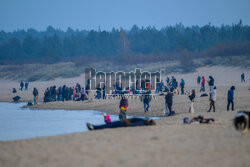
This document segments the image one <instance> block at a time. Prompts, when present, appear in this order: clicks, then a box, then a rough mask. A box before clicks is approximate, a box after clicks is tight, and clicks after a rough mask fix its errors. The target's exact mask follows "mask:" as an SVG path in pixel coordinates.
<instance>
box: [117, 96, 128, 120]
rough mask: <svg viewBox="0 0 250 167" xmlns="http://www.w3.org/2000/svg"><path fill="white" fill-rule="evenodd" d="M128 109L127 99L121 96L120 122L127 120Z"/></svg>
mask: <svg viewBox="0 0 250 167" xmlns="http://www.w3.org/2000/svg"><path fill="white" fill-rule="evenodd" d="M127 107H128V99H126V98H125V96H124V95H122V96H121V100H120V105H119V108H120V114H119V119H120V120H124V119H126V118H127V117H126V112H127Z"/></svg>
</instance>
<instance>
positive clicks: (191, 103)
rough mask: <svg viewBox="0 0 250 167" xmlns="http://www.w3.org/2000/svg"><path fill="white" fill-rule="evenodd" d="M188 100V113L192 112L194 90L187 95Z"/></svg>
mask: <svg viewBox="0 0 250 167" xmlns="http://www.w3.org/2000/svg"><path fill="white" fill-rule="evenodd" d="M188 98H189V100H190V106H189V113H194V99H195V90H194V89H193V90H192V91H191V95H189V96H188Z"/></svg>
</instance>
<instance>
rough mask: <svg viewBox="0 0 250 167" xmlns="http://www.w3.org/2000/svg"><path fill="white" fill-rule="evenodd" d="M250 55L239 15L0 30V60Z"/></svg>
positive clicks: (128, 60)
mask: <svg viewBox="0 0 250 167" xmlns="http://www.w3.org/2000/svg"><path fill="white" fill-rule="evenodd" d="M234 55H250V26H248V25H243V24H242V22H241V21H239V22H238V23H237V24H232V25H221V26H220V27H215V26H213V25H211V24H207V25H204V26H201V27H200V26H192V27H185V26H184V25H182V24H181V23H180V24H176V25H175V26H167V27H164V28H162V29H159V30H158V29H156V28H155V27H151V26H149V27H138V26H137V25H134V26H133V27H132V28H131V29H130V30H123V29H122V28H120V29H115V28H113V29H112V30H111V31H101V30H97V31H95V30H73V29H71V28H68V29H67V31H62V30H58V29H54V28H53V27H52V26H49V27H48V28H47V29H46V31H37V30H35V29H28V30H27V31H24V30H18V31H14V32H4V31H1V32H0V64H25V63H46V64H47V63H58V62H68V61H71V62H74V63H76V64H77V65H83V64H88V63H92V62H99V61H104V60H107V61H112V62H114V63H118V64H137V63H147V62H159V61H167V60H181V61H182V62H185V61H186V60H189V59H190V58H197V57H213V56H234Z"/></svg>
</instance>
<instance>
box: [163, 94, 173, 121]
mask: <svg viewBox="0 0 250 167" xmlns="http://www.w3.org/2000/svg"><path fill="white" fill-rule="evenodd" d="M173 96H174V94H173V93H171V92H170V91H169V90H167V95H166V96H165V107H166V111H168V112H166V114H165V115H166V116H171V115H172V114H173V113H172V105H173Z"/></svg>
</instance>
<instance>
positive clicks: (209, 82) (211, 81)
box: [208, 76, 214, 92]
mask: <svg viewBox="0 0 250 167" xmlns="http://www.w3.org/2000/svg"><path fill="white" fill-rule="evenodd" d="M208 86H209V91H210V92H211V91H212V90H213V88H214V78H213V77H212V76H209V80H208Z"/></svg>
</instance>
